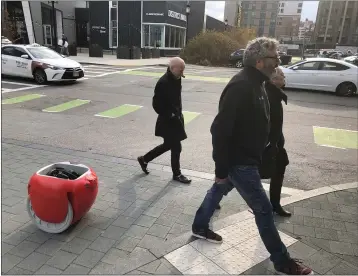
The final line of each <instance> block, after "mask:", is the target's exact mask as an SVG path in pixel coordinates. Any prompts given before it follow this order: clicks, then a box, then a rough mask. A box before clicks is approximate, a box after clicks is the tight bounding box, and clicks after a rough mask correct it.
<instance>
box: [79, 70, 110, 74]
mask: <svg viewBox="0 0 358 276" xmlns="http://www.w3.org/2000/svg"><path fill="white" fill-rule="evenodd" d="M87 72H89V73H93V74H103V73H110V72H116V71H113V70H111V71H109V70H107V71H92V70H86V71H85V73H87Z"/></svg>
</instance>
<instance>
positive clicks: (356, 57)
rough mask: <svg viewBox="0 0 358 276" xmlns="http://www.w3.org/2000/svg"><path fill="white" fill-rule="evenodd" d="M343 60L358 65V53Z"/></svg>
mask: <svg viewBox="0 0 358 276" xmlns="http://www.w3.org/2000/svg"><path fill="white" fill-rule="evenodd" d="M343 60H344V61H346V62H349V63H352V64H354V65H357V66H358V55H357V54H356V55H354V56H350V57H346V58H344V59H343Z"/></svg>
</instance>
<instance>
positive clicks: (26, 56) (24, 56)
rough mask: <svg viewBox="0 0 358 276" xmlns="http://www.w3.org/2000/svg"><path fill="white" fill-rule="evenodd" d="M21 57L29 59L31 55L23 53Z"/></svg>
mask: <svg viewBox="0 0 358 276" xmlns="http://www.w3.org/2000/svg"><path fill="white" fill-rule="evenodd" d="M21 58H24V59H29V55H21Z"/></svg>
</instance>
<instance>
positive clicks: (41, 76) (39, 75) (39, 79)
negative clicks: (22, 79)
mask: <svg viewBox="0 0 358 276" xmlns="http://www.w3.org/2000/svg"><path fill="white" fill-rule="evenodd" d="M33 76H34V79H35V81H36V83H37V84H45V83H46V82H47V76H46V73H45V71H44V70H43V69H40V68H37V69H35V71H34V73H33Z"/></svg>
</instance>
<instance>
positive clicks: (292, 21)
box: [276, 1, 303, 41]
mask: <svg viewBox="0 0 358 276" xmlns="http://www.w3.org/2000/svg"><path fill="white" fill-rule="evenodd" d="M302 6H303V1H281V2H280V4H279V9H278V17H277V26H276V38H277V39H279V40H282V41H293V40H297V39H298V36H299V27H300V20H301V13H302Z"/></svg>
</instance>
